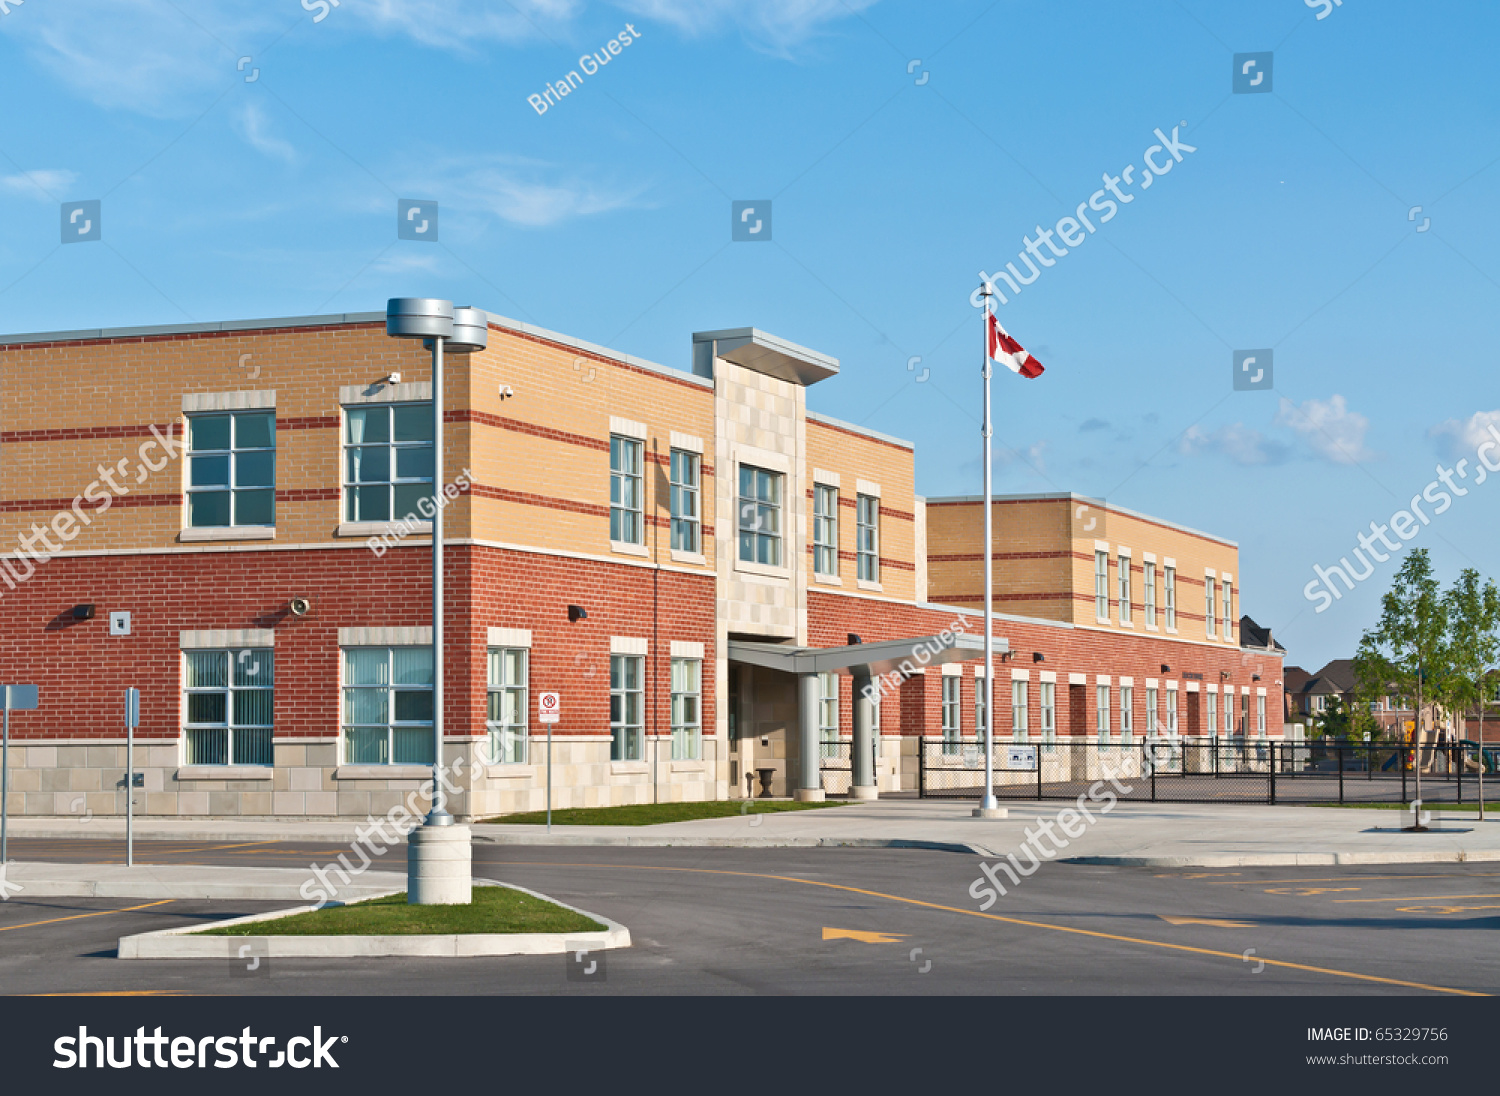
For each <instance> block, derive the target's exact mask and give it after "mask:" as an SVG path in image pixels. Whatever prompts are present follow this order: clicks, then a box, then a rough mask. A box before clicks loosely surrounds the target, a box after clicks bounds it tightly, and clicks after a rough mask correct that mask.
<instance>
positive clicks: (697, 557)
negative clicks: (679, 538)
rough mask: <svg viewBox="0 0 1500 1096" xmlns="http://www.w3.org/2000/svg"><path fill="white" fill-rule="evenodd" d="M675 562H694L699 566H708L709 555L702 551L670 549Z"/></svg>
mask: <svg viewBox="0 0 1500 1096" xmlns="http://www.w3.org/2000/svg"><path fill="white" fill-rule="evenodd" d="M669 551H670V552H671V555H672V562H673V563H693V564H697V565H698V566H699V567H707V566H708V557H707V556H705V555H704V554H703V553H702V552H683V551H679V550H678V549H676V548H672V549H669Z"/></svg>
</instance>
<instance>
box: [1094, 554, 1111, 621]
mask: <svg viewBox="0 0 1500 1096" xmlns="http://www.w3.org/2000/svg"><path fill="white" fill-rule="evenodd" d="M1094 617H1095V619H1096V620H1098V621H1099V622H1100V623H1101V624H1103V623H1106V622H1107V621H1108V620H1109V553H1108V552H1106V551H1104V550H1103V549H1102V548H1096V549H1094Z"/></svg>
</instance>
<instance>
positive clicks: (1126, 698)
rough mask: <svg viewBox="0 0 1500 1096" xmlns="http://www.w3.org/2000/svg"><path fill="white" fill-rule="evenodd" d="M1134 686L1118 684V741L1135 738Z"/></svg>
mask: <svg viewBox="0 0 1500 1096" xmlns="http://www.w3.org/2000/svg"><path fill="white" fill-rule="evenodd" d="M1134 709H1135V686H1134V685H1121V686H1120V741H1121V742H1133V741H1134V740H1135V710H1134Z"/></svg>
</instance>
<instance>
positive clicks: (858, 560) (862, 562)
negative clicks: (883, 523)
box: [854, 495, 880, 582]
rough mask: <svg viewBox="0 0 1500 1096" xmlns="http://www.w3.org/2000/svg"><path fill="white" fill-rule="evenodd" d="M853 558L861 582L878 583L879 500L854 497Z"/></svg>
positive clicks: (862, 496) (876, 498) (864, 496)
mask: <svg viewBox="0 0 1500 1096" xmlns="http://www.w3.org/2000/svg"><path fill="white" fill-rule="evenodd" d="M854 556H855V564H856V572H855V573H856V577H857V578H858V579H859V581H861V582H879V581H880V498H879V496H878V495H855V496H854Z"/></svg>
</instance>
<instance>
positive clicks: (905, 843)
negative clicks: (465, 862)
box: [474, 832, 974, 853]
mask: <svg viewBox="0 0 1500 1096" xmlns="http://www.w3.org/2000/svg"><path fill="white" fill-rule="evenodd" d="M474 840H475V841H476V842H478V841H483V842H486V843H488V844H492V845H528V846H548V845H552V846H566V845H574V846H588V845H593V846H616V847H629V848H641V849H670V848H682V849H833V848H855V849H932V850H934V851H937V852H965V853H967V852H973V851H974V846H973V845H972V844H970V843H968V842H966V841H927V840H921V839H917V838H902V837H695V836H691V835H683V836H669V835H667V834H636V833H621V834H612V833H611V834H602V833H557V832H553V833H551V834H548V833H545V832H544V833H539V834H510V833H504V834H487V833H476V834H474Z"/></svg>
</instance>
